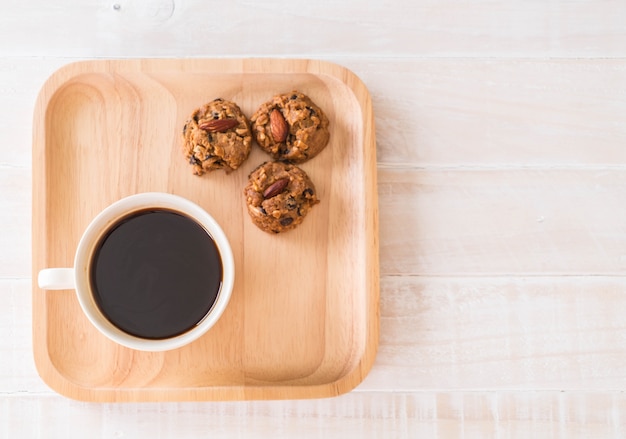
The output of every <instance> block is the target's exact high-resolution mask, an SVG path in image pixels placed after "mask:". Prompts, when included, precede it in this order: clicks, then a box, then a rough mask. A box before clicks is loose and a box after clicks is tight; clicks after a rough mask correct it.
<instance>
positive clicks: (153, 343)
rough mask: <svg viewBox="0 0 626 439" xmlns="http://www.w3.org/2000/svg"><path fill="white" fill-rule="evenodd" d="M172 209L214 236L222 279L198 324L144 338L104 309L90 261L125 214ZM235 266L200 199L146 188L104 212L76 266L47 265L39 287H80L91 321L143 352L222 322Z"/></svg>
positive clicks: (84, 240) (86, 236)
mask: <svg viewBox="0 0 626 439" xmlns="http://www.w3.org/2000/svg"><path fill="white" fill-rule="evenodd" d="M152 208H155V209H167V210H171V211H174V212H176V213H180V214H182V215H184V216H186V217H188V218H190V219H192V220H193V221H195V222H196V223H197V224H198V225H200V226H201V227H202V228H204V230H205V231H206V232H207V233H208V235H209V236H210V237H211V238H212V239H213V242H214V243H215V245H216V247H217V249H218V251H219V255H220V258H221V263H222V281H221V286H220V288H219V292H218V294H217V298H216V299H215V301H214V302H213V305H212V306H211V308H210V310H209V312H208V313H207V314H206V315H205V316H204V318H203V319H201V320H200V321H199V322H198V323H197V324H196V325H195V326H194V327H193V328H191V329H189V330H188V331H186V332H184V333H182V334H179V335H175V336H172V337H169V338H160V339H151V338H142V337H138V336H136V335H132V334H130V333H127V332H124V331H123V330H121V329H120V328H118V327H117V326H115V325H114V324H113V323H112V322H110V321H109V320H108V319H107V318H106V317H105V315H104V314H103V313H102V311H101V310H100V308H99V307H98V305H97V302H96V299H95V297H94V293H93V291H92V286H91V281H90V264H91V261H92V258H93V256H94V253H95V251H96V247H97V246H98V244H99V242H100V240H101V238H102V237H103V236H104V235H105V234H106V233H107V231H109V230H110V229H111V228H112V227H114V226H115V225H116V224H117V223H118V222H120V220H121V219H123V218H126V217H128V216H129V215H131V214H132V213H133V212H137V211H142V210H146V209H152ZM234 279H235V265H234V260H233V254H232V250H231V248H230V244H229V242H228V239H227V237H226V235H225V234H224V232H223V230H222V229H221V227H220V226H219V224H218V223H217V222H216V221H215V220H214V219H213V217H212V216H211V215H209V213H207V212H206V211H205V210H204V209H203V208H201V207H200V206H198V205H197V204H195V203H193V202H191V201H189V200H187V199H185V198H182V197H179V196H176V195H172V194H168V193H159V192H146V193H140V194H136V195H132V196H129V197H126V198H123V199H121V200H119V201H117V202H115V203H113V204H111V205H110V206H108V207H107V208H105V209H104V210H103V211H102V212H100V213H99V214H98V215H97V216H96V217H95V218H94V219H93V220H92V221H91V223H90V224H89V226H88V227H87V229H86V230H85V232H84V233H83V235H82V237H81V239H80V241H79V243H78V248H77V250H76V254H75V257H74V267H73V268H46V269H43V270H41V271H40V272H39V276H38V283H39V287H40V288H42V289H44V290H68V289H75V290H76V295H77V298H78V301H79V303H80V306H81V308H82V310H83V312H84V313H85V315H86V316H87V318H88V319H89V321H90V322H91V323H92V324H93V325H94V326H95V327H96V328H97V329H98V330H99V331H100V332H101V333H102V334H103V335H105V336H106V337H108V338H109V339H111V340H113V341H114V342H117V343H119V344H120V345H123V346H126V347H129V348H132V349H137V350H142V351H165V350H170V349H176V348H178V347H181V346H184V345H186V344H188V343H191V342H192V341H194V340H196V339H198V338H199V337H200V336H202V335H203V334H205V333H206V332H207V331H208V330H209V329H210V328H211V327H212V326H213V325H215V323H216V322H217V321H218V319H219V318H220V316H221V315H222V313H223V312H224V310H225V309H226V306H227V304H228V302H229V300H230V297H231V294H232V289H233V284H234Z"/></svg>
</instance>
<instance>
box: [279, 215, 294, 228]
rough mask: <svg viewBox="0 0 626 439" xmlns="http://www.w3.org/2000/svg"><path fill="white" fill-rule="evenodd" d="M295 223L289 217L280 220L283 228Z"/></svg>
mask: <svg viewBox="0 0 626 439" xmlns="http://www.w3.org/2000/svg"><path fill="white" fill-rule="evenodd" d="M292 222H293V218H291V217H289V216H287V217H285V218H282V219H281V220H280V225H281V226H288V225H289V224H291V223H292Z"/></svg>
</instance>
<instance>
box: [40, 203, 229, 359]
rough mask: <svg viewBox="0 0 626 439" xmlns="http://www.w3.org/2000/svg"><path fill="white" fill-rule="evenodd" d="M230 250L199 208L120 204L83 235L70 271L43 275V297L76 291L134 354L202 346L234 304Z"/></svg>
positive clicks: (92, 316) (104, 329)
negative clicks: (50, 292) (201, 339)
mask: <svg viewBox="0 0 626 439" xmlns="http://www.w3.org/2000/svg"><path fill="white" fill-rule="evenodd" d="M234 277H235V266H234V260H233V254H232V251H231V247H230V244H229V242H228V239H227V237H226V235H225V234H224V232H223V230H222V228H221V227H220V226H219V224H218V223H217V222H216V221H215V220H214V219H213V217H212V216H211V215H210V214H209V213H207V212H206V211H205V210H204V209H202V208H201V207H200V206H198V205H197V204H195V203H193V202H191V201H189V200H187V199H185V198H182V197H179V196H176V195H172V194H167V193H159V192H147V193H140V194H137V195H132V196H129V197H126V198H123V199H121V200H119V201H117V202H115V203H113V204H111V205H110V206H108V207H107V208H105V209H104V210H103V211H102V212H100V214H98V215H97V216H96V217H95V218H94V219H93V220H92V221H91V223H90V224H89V226H88V227H87V229H86V230H85V232H84V233H83V235H82V237H81V239H80V241H79V244H78V248H77V250H76V254H75V257H74V267H73V268H46V269H43V270H41V271H40V272H39V276H38V282H39V287H40V288H42V289H45V290H67V289H75V290H76V295H77V297H78V301H79V303H80V306H81V308H82V310H83V312H84V313H85V315H86V316H87V318H88V319H89V321H90V322H91V323H92V324H93V325H94V326H95V327H96V328H97V329H98V330H99V331H100V332H101V333H102V334H104V335H105V336H106V337H108V338H109V339H111V340H113V341H115V342H117V343H119V344H121V345H123V346H126V347H129V348H132V349H137V350H144V351H164V350H170V349H176V348H178V347H181V346H184V345H186V344H188V343H191V342H192V341H194V340H196V339H198V338H199V337H200V336H202V335H203V334H204V333H206V332H207V331H208V330H209V329H210V328H211V327H212V326H213V325H215V323H216V322H217V321H218V319H219V318H220V316H221V315H222V313H223V312H224V310H225V309H226V306H227V304H228V302H229V300H230V297H231V293H232V289H233V284H234Z"/></svg>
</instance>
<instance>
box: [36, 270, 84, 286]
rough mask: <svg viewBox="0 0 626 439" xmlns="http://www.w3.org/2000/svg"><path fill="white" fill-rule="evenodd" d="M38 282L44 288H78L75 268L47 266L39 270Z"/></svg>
mask: <svg viewBox="0 0 626 439" xmlns="http://www.w3.org/2000/svg"><path fill="white" fill-rule="evenodd" d="M37 282H38V283H39V288H41V289H44V290H73V289H74V288H76V284H75V282H74V269H73V268H45V269H43V270H41V271H40V272H39V275H38V276H37Z"/></svg>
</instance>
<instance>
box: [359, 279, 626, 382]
mask: <svg viewBox="0 0 626 439" xmlns="http://www.w3.org/2000/svg"><path fill="white" fill-rule="evenodd" d="M381 288H382V289H381V335H380V347H379V350H378V356H377V357H376V362H375V365H374V368H373V369H372V372H371V373H370V375H369V376H368V377H367V378H366V380H365V381H364V382H363V384H362V385H361V386H360V387H359V388H360V389H361V390H368V391H369V390H371V391H380V392H383V391H388V390H390V389H392V390H394V391H405V390H413V391H420V390H432V391H436V390H445V391H448V390H470V391H480V390H503V389H504V390H506V389H508V390H514V389H527V390H530V389H533V390H536V391H538V390H559V391H572V390H574V391H582V390H596V391H598V390H601V389H602V390H607V391H611V390H621V389H624V388H625V387H626V322H624V319H623V310H624V309H625V308H626V296H625V295H624V290H625V289H626V280H625V279H623V278H622V277H619V278H596V277H583V276H572V277H566V278H561V277H515V278H510V277H504V276H502V277H492V278H490V277H450V276H447V277H421V276H402V277H397V276H393V277H389V276H388V277H383V278H382V282H381Z"/></svg>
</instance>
